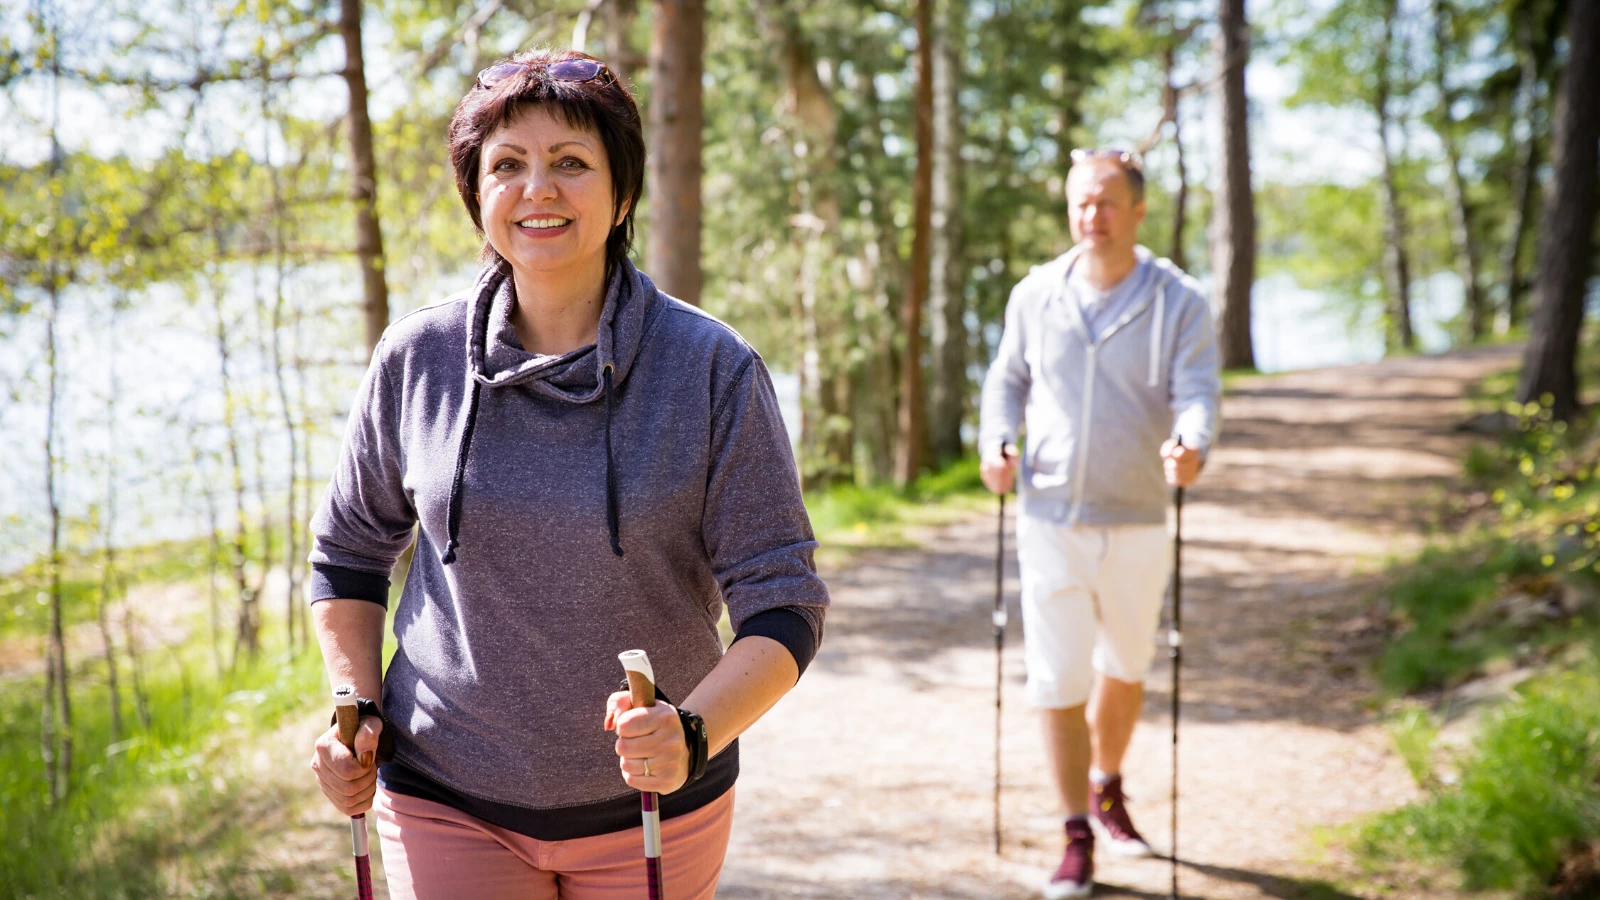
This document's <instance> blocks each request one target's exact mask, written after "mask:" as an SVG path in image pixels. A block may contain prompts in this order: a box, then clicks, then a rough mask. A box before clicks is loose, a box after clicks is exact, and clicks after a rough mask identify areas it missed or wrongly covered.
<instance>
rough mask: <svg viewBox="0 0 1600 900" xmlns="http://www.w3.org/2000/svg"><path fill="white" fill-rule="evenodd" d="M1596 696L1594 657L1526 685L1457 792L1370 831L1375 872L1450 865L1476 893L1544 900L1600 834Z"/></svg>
mask: <svg viewBox="0 0 1600 900" xmlns="http://www.w3.org/2000/svg"><path fill="white" fill-rule="evenodd" d="M1597 696H1600V662H1597V661H1596V659H1595V658H1594V657H1593V656H1590V657H1589V659H1588V660H1587V661H1586V662H1585V663H1583V664H1582V665H1580V666H1578V667H1577V668H1575V669H1574V670H1572V671H1566V672H1560V673H1557V674H1554V675H1551V676H1548V677H1545V678H1541V679H1539V680H1537V681H1536V682H1533V683H1531V684H1529V685H1525V686H1524V687H1523V688H1522V689H1520V690H1519V691H1518V692H1517V696H1516V697H1514V698H1513V699H1512V700H1511V701H1510V702H1509V703H1507V704H1506V705H1505V706H1504V707H1502V708H1501V709H1499V710H1497V711H1496V712H1495V713H1493V714H1492V715H1491V716H1490V718H1489V720H1488V721H1487V722H1486V723H1485V724H1484V726H1483V731H1482V733H1481V734H1480V735H1479V737H1478V739H1477V742H1476V744H1475V746H1474V748H1473V750H1472V751H1471V753H1470V754H1469V755H1468V756H1467V757H1466V758H1465V759H1464V760H1462V761H1461V762H1460V775H1459V780H1458V783H1457V784H1455V785H1454V786H1449V787H1437V788H1435V789H1433V790H1430V791H1429V793H1428V795H1427V796H1426V797H1425V798H1424V799H1422V800H1420V801H1418V802H1416V803H1412V804H1409V805H1407V806H1404V807H1402V808H1400V809H1398V810H1395V811H1393V812H1390V813H1386V814H1383V815H1381V816H1378V817H1376V818H1375V819H1373V820H1372V821H1370V822H1369V823H1367V824H1366V825H1365V826H1364V827H1363V828H1362V829H1361V832H1360V836H1359V838H1358V841H1357V844H1356V846H1357V849H1358V851H1359V852H1360V853H1361V854H1362V855H1363V856H1364V857H1365V858H1366V859H1367V861H1368V862H1369V863H1370V864H1372V865H1385V864H1389V863H1394V862H1398V861H1402V860H1403V861H1407V862H1416V861H1425V862H1429V863H1443V864H1447V865H1449V866H1451V867H1453V868H1455V869H1457V870H1458V871H1459V872H1460V873H1461V875H1462V878H1463V880H1464V882H1465V886H1466V887H1467V888H1468V889H1471V890H1482V889H1502V890H1512V891H1516V892H1518V893H1520V894H1522V895H1524V896H1530V897H1531V896H1543V895H1544V894H1545V891H1547V890H1548V886H1549V884H1550V882H1551V879H1552V877H1553V876H1554V875H1555V873H1556V871H1557V869H1558V868H1559V866H1560V864H1561V861H1562V859H1563V858H1564V857H1565V855H1566V854H1567V853H1569V852H1571V851H1572V850H1573V849H1574V848H1575V847H1579V846H1582V845H1583V844H1584V842H1586V841H1590V840H1592V839H1593V838H1594V836H1595V835H1596V834H1600V780H1597V779H1596V773H1597V772H1600V705H1597V704H1596V703H1595V702H1594V700H1595V697H1597ZM1417 752H1425V748H1419V749H1418V751H1417ZM1407 761H1408V763H1410V762H1411V757H1410V755H1408V756H1407Z"/></svg>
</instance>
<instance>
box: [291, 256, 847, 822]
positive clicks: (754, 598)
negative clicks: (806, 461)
mask: <svg viewBox="0 0 1600 900" xmlns="http://www.w3.org/2000/svg"><path fill="white" fill-rule="evenodd" d="M514 302H515V301H514V297H513V280H512V279H511V277H510V276H509V274H508V271H507V270H506V269H505V268H495V269H490V270H486V271H485V272H484V274H483V275H482V276H481V277H480V278H479V280H478V283H477V284H476V285H475V286H474V288H473V289H471V290H469V291H467V292H464V293H463V294H460V295H457V296H454V297H452V298H450V299H448V300H446V301H445V302H443V303H441V304H439V305H436V306H431V307H428V308H425V309H422V310H419V311H417V312H415V313H412V314H411V315H409V316H406V317H404V318H402V319H400V320H399V321H397V322H395V323H394V324H393V325H391V326H390V327H389V329H388V330H387V331H386V332H385V334H384V337H383V340H382V341H381V342H380V343H379V345H378V348H377V350H376V351H375V353H374V354H373V359H372V364H371V367H370V368H369V369H368V372H367V375H366V378H365V380H364V381H363V383H362V385H361V389H360V392H359V393H358V395H357V397H356V399H355V403H354V407H353V409H352V410H351V413H350V423H349V429H348V431H347V433H346V436H345V442H344V448H343V452H342V454H341V458H340V461H339V464H338V467H337V469H336V471H335V474H334V476H333V482H332V484H331V486H330V488H329V490H328V494H327V499H326V501H325V502H324V504H323V506H322V507H321V509H320V510H319V512H318V513H317V514H316V516H315V518H314V519H313V521H312V525H311V528H312V532H313V535H314V538H315V544H314V547H313V551H312V553H311V562H312V563H313V564H314V569H315V576H314V578H313V584H312V588H311V591H312V594H311V598H312V601H313V602H315V601H316V600H319V599H327V598H332V597H345V598H349V597H354V598H357V599H370V600H374V601H378V602H382V601H383V600H384V598H385V596H386V590H387V584H388V581H387V579H388V577H389V574H390V571H391V569H392V568H393V565H394V563H395V561H396V559H398V557H399V556H400V554H401V552H402V551H403V550H404V549H405V547H406V545H407V544H408V543H409V542H410V540H411V532H412V526H413V525H414V524H418V523H420V525H421V528H420V530H419V532H418V535H417V548H416V553H415V555H414V556H413V558H412V561H411V568H410V572H409V574H408V576H407V578H406V583H405V589H404V591H403V592H402V594H401V597H400V599H399V601H398V608H397V610H396V612H395V617H394V630H395V637H396V638H397V639H398V644H399V647H398V650H397V651H396V652H395V654H394V658H393V661H392V662H391V663H390V665H389V669H388V671H387V672H386V673H385V676H384V691H383V701H384V703H383V706H384V713H385V715H386V717H387V718H388V719H389V721H390V723H391V727H392V730H393V733H394V736H395V738H396V748H395V749H396V756H395V761H396V763H398V764H400V766H402V767H404V769H405V770H408V771H409V772H412V773H417V774H420V775H421V776H423V779H422V780H424V781H426V782H431V786H430V790H434V791H435V792H438V789H439V788H442V789H443V790H444V792H445V793H447V794H450V795H453V796H455V797H457V798H461V797H464V798H466V799H467V800H472V799H476V800H481V801H489V803H490V805H491V806H492V805H493V804H502V805H504V806H503V807H494V808H495V809H499V810H501V812H503V813H506V814H507V815H511V814H513V813H515V811H516V809H522V810H528V809H533V810H556V811H560V810H567V809H574V808H589V811H590V812H594V811H595V810H600V811H602V812H603V811H604V810H603V809H601V807H605V808H606V809H609V807H608V806H607V804H608V803H611V801H616V802H615V804H613V805H616V806H617V807H618V809H621V810H623V811H624V812H628V813H629V814H627V815H623V816H622V817H621V818H620V819H617V818H616V817H614V816H613V817H612V818H611V819H606V820H605V821H601V820H600V819H594V818H593V817H591V821H590V822H588V823H577V824H573V823H571V822H567V823H564V824H563V823H561V822H556V823H555V825H553V826H551V829H545V830H543V831H537V830H536V831H535V832H534V833H537V834H545V833H548V834H550V835H552V836H554V837H562V836H581V835H582V834H586V833H598V832H601V831H604V830H606V828H608V827H610V825H608V824H607V822H620V823H622V827H627V823H628V822H629V821H630V820H631V824H633V825H637V824H638V820H637V802H636V801H633V800H629V799H628V798H630V797H632V796H633V792H632V791H630V790H629V788H628V787H627V786H626V785H625V784H624V783H623V782H622V779H621V776H620V775H619V773H618V770H617V758H616V753H615V751H614V749H613V742H614V740H615V736H614V735H611V734H608V733H607V732H606V731H604V730H603V729H602V717H603V714H604V708H605V701H606V697H607V695H609V694H610V693H611V692H612V691H614V690H616V689H617V685H618V682H619V680H620V679H621V677H622V669H621V667H620V665H619V664H618V662H617V654H618V653H619V652H621V651H623V650H630V649H634V648H641V649H644V650H646V651H647V652H648V653H649V654H650V659H651V662H652V663H653V664H654V668H655V674H656V679H657V682H658V684H659V686H660V688H661V690H662V691H663V692H664V693H665V694H666V695H667V696H669V697H671V698H673V699H677V700H681V699H682V698H683V697H685V696H686V695H688V694H689V692H690V691H691V690H693V689H694V687H695V686H696V685H697V684H699V682H700V681H701V679H702V678H704V677H705V675H706V674H707V673H708V672H710V671H711V668H712V667H713V666H715V665H716V664H717V662H718V660H719V659H721V657H722V652H723V648H722V645H721V641H720V639H719V638H718V635H717V620H718V617H719V615H720V614H721V610H722V606H723V604H724V603H726V604H727V606H728V609H729V613H730V617H731V620H732V624H733V627H734V629H735V630H736V631H740V632H741V634H743V633H744V632H743V629H745V627H746V626H747V624H748V623H749V622H750V621H751V620H752V619H753V618H760V617H762V616H763V615H764V614H765V617H766V619H767V620H768V621H769V622H770V621H772V617H773V616H774V615H776V616H777V617H778V618H779V619H786V620H787V621H788V622H789V623H790V625H791V626H793V625H797V626H798V628H799V631H800V632H801V634H802V637H801V640H800V642H801V643H805V644H808V645H809V646H808V647H806V648H803V649H802V650H800V651H798V652H797V658H798V659H799V661H800V663H801V665H802V667H803V666H804V663H805V662H806V661H808V660H809V658H810V653H814V652H815V645H816V644H817V642H819V641H820V640H821V634H822V621H823V612H824V609H825V608H826V606H827V605H828V593H827V588H826V587H825V586H824V585H823V583H822V581H821V580H820V579H819V578H818V577H817V574H816V570H815V566H814V564H813V561H812V554H813V551H814V549H815V548H816V542H815V540H814V539H813V536H812V532H811V526H810V522H809V520H808V518H807V516H806V511H805V507H804V505H803V503H802V500H801V495H800V485H799V482H798V478H797V475H796V471H795V464H794V459H793V456H792V454H791V451H790V448H789V439H788V436H787V434H786V432H785V430H784V425H783V420H782V418H781V416H780V414H779V407H778V401H777V398H776V396H775V394H774V393H773V388H772V383H771V379H770V377H769V376H768V374H767V370H766V367H765V366H764V365H763V364H762V361H761V358H760V357H759V356H758V355H757V354H756V353H755V351H754V350H752V349H751V348H750V346H749V345H748V344H746V343H745V342H744V341H743V340H742V339H741V338H740V337H739V336H738V335H737V334H735V333H734V332H733V330H732V329H730V328H728V327H727V326H726V325H723V324H722V323H721V322H718V321H717V320H715V319H713V318H712V317H710V316H709V315H706V314H705V313H703V312H701V311H700V310H698V309H695V308H694V307H691V306H689V305H687V304H685V303H682V302H680V301H678V300H675V299H673V298H671V297H668V296H666V295H665V294H662V293H661V292H660V291H658V290H656V288H655V285H654V284H652V283H651V282H650V279H648V278H646V277H645V276H644V275H642V274H640V273H639V272H638V270H636V269H635V268H634V267H633V266H632V265H630V264H626V263H624V264H623V266H622V267H621V268H620V269H619V270H618V271H616V272H615V273H613V277H612V280H611V282H610V284H609V287H608V291H607V294H606V298H605V306H604V309H603V311H602V313H601V319H600V326H599V334H598V340H597V341H596V343H595V344H593V345H590V346H588V347H584V348H582V349H579V350H575V351H573V352H571V353H568V354H565V355H563V356H559V357H550V356H544V357H541V356H535V355H533V354H530V353H527V352H525V351H524V350H523V349H522V347H521V345H520V344H519V343H518V341H517V339H516V332H515V329H514V328H513V327H512V325H511V321H510V312H511V310H512V308H513V304H514ZM774 611H777V612H774ZM789 630H790V632H791V634H790V638H792V637H793V635H792V630H793V629H792V628H790V629H789ZM778 631H779V632H781V631H784V627H783V626H781V625H780V627H779V629H778ZM772 636H774V637H775V638H777V639H779V640H785V638H784V637H783V636H782V635H780V634H778V633H776V632H774V633H772ZM792 644H793V641H792V640H790V641H788V642H786V643H785V645H786V646H791V645H792ZM724 757H726V758H727V759H726V760H725V765H724V769H725V771H723V772H722V774H721V775H720V776H719V777H721V778H722V779H723V780H724V781H726V782H727V784H731V780H732V777H733V776H734V775H736V773H737V761H736V760H737V754H736V752H724V754H722V755H720V756H719V757H718V760H717V761H714V762H713V768H716V766H717V765H718V764H719V761H723V758H724ZM385 771H386V778H387V777H388V775H387V773H388V770H387V769H386V770H385ZM408 778H409V776H408ZM707 780H708V781H709V780H712V779H710V778H709V777H708V779H707ZM386 783H387V781H386ZM727 784H722V785H721V787H720V789H719V790H718V793H720V791H721V790H725V789H726V787H727ZM697 785H698V783H697ZM403 792H404V791H403ZM679 793H684V792H679ZM672 796H673V797H676V796H677V795H676V794H674V795H672ZM714 798H715V795H713V796H711V797H709V798H701V802H709V799H714ZM463 802H465V801H463ZM596 804H598V806H596ZM507 808H513V809H510V811H509V812H507ZM629 811H631V812H629ZM611 812H616V810H611ZM480 815H482V816H484V817H490V816H491V815H492V814H490V813H480ZM602 818H604V817H602ZM596 822H598V823H599V824H595V823H596ZM535 824H538V823H535ZM546 824H548V823H546ZM507 827H517V826H516V825H514V824H508V825H507ZM539 828H541V829H543V828H544V825H539ZM552 829H553V830H552Z"/></svg>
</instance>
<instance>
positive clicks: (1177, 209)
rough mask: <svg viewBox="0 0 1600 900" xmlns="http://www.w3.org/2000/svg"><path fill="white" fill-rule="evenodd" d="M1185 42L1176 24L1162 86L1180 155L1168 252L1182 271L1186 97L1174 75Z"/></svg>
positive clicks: (1166, 51) (1163, 58)
mask: <svg viewBox="0 0 1600 900" xmlns="http://www.w3.org/2000/svg"><path fill="white" fill-rule="evenodd" d="M1182 40H1183V38H1182V36H1180V34H1179V32H1178V29H1177V28H1176V25H1174V27H1173V34H1172V40H1171V41H1169V42H1168V43H1167V45H1166V47H1164V48H1162V51H1161V68H1162V71H1163V73H1164V80H1163V83H1162V86H1161V107H1162V116H1163V118H1165V119H1167V120H1168V121H1170V122H1171V123H1172V149H1173V150H1174V151H1175V152H1176V153H1177V170H1178V191H1177V193H1176V194H1174V195H1173V198H1172V246H1171V248H1170V249H1169V250H1168V253H1167V258H1168V259H1170V260H1172V264H1173V265H1174V266H1177V267H1178V268H1180V269H1182V268H1184V267H1185V265H1186V264H1187V262H1188V260H1187V259H1186V258H1185V254H1184V250H1183V238H1184V230H1185V226H1186V225H1187V224H1188V210H1189V169H1188V166H1187V165H1185V163H1184V158H1183V95H1182V94H1181V93H1180V92H1179V90H1178V85H1177V84H1176V83H1175V82H1174V81H1173V79H1172V76H1173V72H1174V71H1175V70H1176V68H1177V57H1178V44H1179V42H1180V41H1182Z"/></svg>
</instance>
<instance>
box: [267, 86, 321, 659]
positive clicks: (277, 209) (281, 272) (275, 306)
mask: <svg viewBox="0 0 1600 900" xmlns="http://www.w3.org/2000/svg"><path fill="white" fill-rule="evenodd" d="M262 71H263V72H265V71H266V66H265V65H264V64H263V66H262ZM267 90H268V84H267V83H266V82H265V81H263V82H262V96H261V115H262V118H263V119H269V118H270V117H271V112H272V111H271V109H270V105H269V97H268V94H267ZM262 152H263V158H264V159H266V160H267V163H268V165H267V174H268V176H269V182H268V183H269V184H270V186H271V188H272V213H271V214H272V262H273V282H272V289H273V298H272V378H273V386H274V387H275V388H276V389H277V394H278V409H279V411H280V412H281V413H282V415H283V433H284V437H285V438H286V439H287V440H288V442H289V459H288V461H287V469H288V476H289V477H288V479H287V484H288V497H287V498H286V500H285V503H284V506H285V509H286V511H287V514H286V515H285V516H284V528H283V530H284V545H285V546H284V557H283V566H284V574H285V575H286V576H287V578H288V583H289V584H288V589H287V591H286V592H285V594H286V596H285V597H284V610H283V612H284V626H285V629H286V636H287V637H288V646H289V654H290V655H291V656H293V655H294V654H295V652H296V645H295V621H296V619H300V620H302V621H303V620H304V619H305V610H303V609H301V607H300V602H299V601H300V572H301V568H300V566H301V563H302V560H301V559H300V528H301V523H300V520H299V518H298V514H299V503H298V497H299V487H300V485H299V472H300V435H299V432H298V429H297V428H296V427H295V417H294V408H293V406H292V405H291V404H290V402H289V384H288V380H287V378H285V376H284V359H283V327H284V322H283V310H284V304H285V302H286V299H285V296H284V290H283V283H284V279H285V277H286V274H287V270H288V259H287V253H286V248H287V245H288V241H287V239H286V238H285V236H284V226H285V221H286V219H287V218H288V212H287V210H286V209H285V205H284V201H283V185H282V183H281V181H280V179H279V171H278V166H275V165H272V147H271V145H270V143H269V144H268V145H267V146H264V147H262ZM298 350H299V348H298V347H297V348H296V351H297V352H298ZM262 501H263V503H262V505H263V507H265V505H266V503H265V501H266V498H265V497H264V496H263V497H262ZM302 630H303V631H304V632H305V633H306V637H307V639H308V640H309V635H310V629H308V628H304V627H302Z"/></svg>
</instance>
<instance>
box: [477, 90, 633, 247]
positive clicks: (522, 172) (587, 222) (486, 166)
mask: <svg viewBox="0 0 1600 900" xmlns="http://www.w3.org/2000/svg"><path fill="white" fill-rule="evenodd" d="M478 196H479V201H478V202H479V206H480V209H481V210H482V216H483V232H484V235H485V236H486V237H487V238H488V239H489V244H490V245H491V246H493V247H494V249H495V250H496V251H497V252H499V254H500V255H501V256H503V257H505V258H506V260H507V261H509V262H510V263H511V265H512V267H513V268H515V269H517V270H518V271H520V272H524V273H527V274H530V275H531V274H546V275H553V274H574V273H578V272H582V271H583V270H585V269H586V268H588V267H591V266H592V267H595V268H597V269H600V270H604V267H605V259H606V238H607V237H609V236H610V234H611V229H612V228H614V227H616V225H617V224H618V223H620V222H621V221H622V218H623V216H625V215H626V214H627V209H626V208H624V209H620V210H618V209H616V208H615V206H614V200H613V197H612V189H611V166H610V163H609V161H608V160H607V159H606V150H605V145H604V144H603V143H601V141H600V137H599V136H598V135H596V134H594V133H593V132H590V131H587V130H583V129H578V128H573V127H572V126H571V125H568V124H567V123H566V122H565V121H564V120H563V119H562V118H561V117H560V116H559V115H553V114H552V113H551V112H550V111H549V110H547V109H546V108H544V107H542V106H535V107H532V108H530V109H527V110H525V111H523V112H522V113H520V114H519V115H518V116H517V117H516V118H515V119H513V120H512V121H511V122H509V123H507V124H506V125H505V126H503V127H501V128H500V129H499V130H497V131H495V132H493V133H492V134H490V135H489V138H488V140H486V141H485V142H484V144H483V154H482V158H481V161H480V162H479V168H478Z"/></svg>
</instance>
